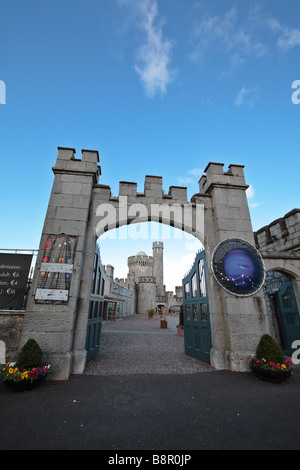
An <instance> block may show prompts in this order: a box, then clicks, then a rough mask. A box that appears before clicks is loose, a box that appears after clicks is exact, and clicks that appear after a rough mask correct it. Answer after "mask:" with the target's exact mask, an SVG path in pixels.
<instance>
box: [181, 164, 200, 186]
mask: <svg viewBox="0 0 300 470" xmlns="http://www.w3.org/2000/svg"><path fill="white" fill-rule="evenodd" d="M203 171H204V170H202V168H199V167H195V168H192V169H191V170H188V171H187V174H188V175H191V176H186V177H182V176H178V178H177V181H178V183H179V184H196V183H198V181H199V179H200V176H201V175H202V174H203Z"/></svg>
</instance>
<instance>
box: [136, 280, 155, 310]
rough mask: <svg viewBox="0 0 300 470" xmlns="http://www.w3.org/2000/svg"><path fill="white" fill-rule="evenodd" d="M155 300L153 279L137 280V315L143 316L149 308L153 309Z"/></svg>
mask: <svg viewBox="0 0 300 470" xmlns="http://www.w3.org/2000/svg"><path fill="white" fill-rule="evenodd" d="M155 298H156V283H155V278H154V277H152V276H141V277H140V278H139V288H138V305H137V308H138V311H137V313H141V314H145V313H147V310H149V309H150V308H155V307H156V303H155Z"/></svg>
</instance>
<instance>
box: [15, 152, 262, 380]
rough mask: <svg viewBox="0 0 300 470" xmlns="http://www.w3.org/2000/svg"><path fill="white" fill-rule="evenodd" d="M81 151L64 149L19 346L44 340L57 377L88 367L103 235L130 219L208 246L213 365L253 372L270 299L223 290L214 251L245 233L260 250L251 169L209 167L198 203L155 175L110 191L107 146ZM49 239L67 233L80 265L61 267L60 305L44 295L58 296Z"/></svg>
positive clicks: (72, 260)
mask: <svg viewBox="0 0 300 470" xmlns="http://www.w3.org/2000/svg"><path fill="white" fill-rule="evenodd" d="M75 154H76V152H75V150H74V149H71V148H62V147H59V148H58V155H57V160H56V164H55V166H54V167H53V172H54V175H55V178H54V183H53V187H52V192H51V196H50V200H49V205H48V209H47V213H46V217H45V223H44V227H43V232H42V235H41V241H40V247H39V254H38V257H37V261H36V268H35V274H34V278H33V282H32V287H31V290H30V295H29V298H28V303H27V309H26V312H25V317H24V321H23V327H22V332H21V337H20V342H19V349H20V348H21V347H22V345H23V344H24V343H25V342H26V341H27V340H28V339H29V338H35V339H36V340H37V341H38V343H39V344H40V346H41V348H42V349H43V351H44V353H45V356H46V357H47V360H48V361H49V362H50V363H51V365H52V367H51V368H52V371H53V372H52V378H53V379H55V380H66V379H68V377H69V376H70V374H80V373H82V372H83V371H84V368H85V364H86V350H85V339H86V330H87V322H88V309H89V300H90V294H91V289H92V271H93V263H94V256H95V246H96V241H97V238H98V237H99V236H100V235H101V234H102V233H104V232H105V231H107V230H110V229H112V228H117V227H121V226H122V225H128V224H131V223H138V222H143V221H156V222H161V223H164V224H168V225H172V226H174V227H177V228H181V229H182V230H185V231H187V232H188V233H191V234H193V235H194V236H195V237H196V238H198V239H199V240H200V241H201V243H202V244H203V246H204V250H205V257H206V266H207V291H208V297H209V307H210V324H211V341H212V349H211V351H210V362H211V365H212V366H213V367H214V368H216V369H228V370H232V371H245V370H246V369H247V356H248V355H250V354H253V353H254V352H255V348H256V345H257V343H258V341H259V338H260V337H261V335H262V334H264V333H266V332H269V331H268V330H269V328H268V321H267V315H266V307H265V301H264V295H263V292H262V290H261V289H258V290H257V291H256V292H255V293H253V295H248V296H238V295H233V294H232V293H230V292H228V291H227V290H226V289H223V288H222V286H221V285H220V284H219V283H218V282H217V281H216V278H215V276H214V274H213V267H212V263H211V260H212V256H213V253H214V250H215V249H216V247H217V246H218V244H220V242H223V241H224V240H227V239H240V240H243V241H245V242H247V243H248V244H250V245H252V246H253V247H254V246H255V243H254V235H253V230H252V226H251V220H250V214H249V209H248V203H247V198H246V189H247V188H248V186H247V184H246V183H245V178H244V172H243V166H241V165H230V166H229V168H228V170H227V171H224V169H223V166H224V165H223V164H221V163H209V164H208V165H207V167H206V169H205V171H204V173H205V174H204V175H203V176H202V177H201V179H200V181H199V193H197V194H195V195H194V196H193V197H192V198H191V200H190V201H188V200H187V189H186V188H184V187H178V186H171V187H170V188H169V192H168V194H164V193H163V190H162V177H158V176H149V175H148V176H146V177H145V186H144V192H143V193H139V192H137V184H136V183H132V182H125V181H122V182H120V183H119V195H118V196H117V197H113V196H112V195H111V189H110V187H109V186H106V185H103V184H100V183H99V178H100V175H101V169H100V166H99V154H98V151H94V150H82V156H81V158H76V157H75ZM49 236H54V237H61V240H62V243H60V246H62V248H61V249H63V245H64V244H65V245H66V249H69V250H70V267H68V266H59V268H60V271H61V272H62V273H63V275H64V278H65V279H67V280H68V283H67V287H65V289H66V290H61V291H59V295H61V297H59V295H58V296H57V297H55V299H54V300H53V301H51V300H45V297H43V295H40V296H39V295H37V292H39V293H40V292H45V293H46V294H47V295H49V296H50V295H51V290H50V289H49V290H48V291H47V290H45V289H44V290H43V289H42V290H41V289H40V290H39V288H40V286H41V284H40V282H41V280H40V277H41V273H42V272H44V271H43V270H45V269H48V270H50V269H51V265H49V266H47V267H46V268H45V266H44V264H45V263H44V261H45V259H44V260H43V258H44V253H45V245H46V243H47V240H48V239H49ZM63 237H65V238H63ZM66 240H67V241H66ZM72 243H73V245H72ZM72 250H73V251H72ZM43 263H44V264H43ZM52 267H53V266H52ZM56 268H57V266H56ZM56 268H55V269H56ZM53 275H54V274H53ZM65 282H67V281H65ZM65 292H67V297H64V295H65ZM49 299H51V297H49Z"/></svg>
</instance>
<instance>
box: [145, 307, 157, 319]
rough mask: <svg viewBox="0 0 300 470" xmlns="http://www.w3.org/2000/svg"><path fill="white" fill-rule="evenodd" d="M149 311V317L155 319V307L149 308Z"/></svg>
mask: <svg viewBox="0 0 300 470" xmlns="http://www.w3.org/2000/svg"><path fill="white" fill-rule="evenodd" d="M147 313H148V318H149V320H152V319H153V315H154V313H155V310H154V308H149V310H147Z"/></svg>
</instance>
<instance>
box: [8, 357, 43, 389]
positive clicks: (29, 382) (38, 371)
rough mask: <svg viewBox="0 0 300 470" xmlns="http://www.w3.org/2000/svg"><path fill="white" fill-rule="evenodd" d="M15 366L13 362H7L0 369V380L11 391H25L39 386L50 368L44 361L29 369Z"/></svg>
mask: <svg viewBox="0 0 300 470" xmlns="http://www.w3.org/2000/svg"><path fill="white" fill-rule="evenodd" d="M15 366H16V363H15V362H8V363H7V364H6V366H4V368H3V369H2V370H1V371H0V381H1V382H2V383H3V385H5V387H7V388H8V389H9V390H11V391H12V392H25V391H27V390H34V389H35V388H37V387H39V386H40V385H41V384H42V383H43V382H44V380H45V378H46V377H47V375H48V372H49V369H50V364H44V363H40V364H39V365H38V366H37V367H33V368H29V369H25V368H24V367H22V368H20V369H19V368H18V367H15Z"/></svg>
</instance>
